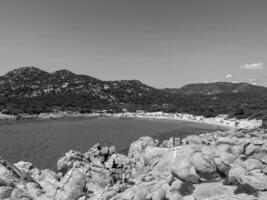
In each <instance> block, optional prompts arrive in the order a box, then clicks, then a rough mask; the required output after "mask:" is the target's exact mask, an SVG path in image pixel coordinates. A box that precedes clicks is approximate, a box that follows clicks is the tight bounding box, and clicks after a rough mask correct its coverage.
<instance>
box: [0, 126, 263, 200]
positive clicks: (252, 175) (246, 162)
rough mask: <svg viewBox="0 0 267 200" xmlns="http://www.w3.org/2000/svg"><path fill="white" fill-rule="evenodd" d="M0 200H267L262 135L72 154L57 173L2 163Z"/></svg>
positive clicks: (141, 143)
mask: <svg viewBox="0 0 267 200" xmlns="http://www.w3.org/2000/svg"><path fill="white" fill-rule="evenodd" d="M0 160H1V161H0V199H11V200H17V199H18V200H19V199H23V200H32V199H37V200H50V199H55V200H87V199H88V200H100V199H101V200H102V199H103V200H109V199H110V200H166V199H169V200H204V199H205V200H217V199H218V200H219V199H222V200H230V199H240V200H241V199H242V200H246V199H248V200H250V199H251V200H252V199H261V200H264V199H267V133H266V130H262V129H261V130H256V131H255V130H254V131H246V132H245V131H226V132H220V131H218V132H214V133H207V134H203V135H200V136H196V135H190V136H188V137H186V138H184V139H183V140H180V139H179V138H175V139H174V138H170V140H166V141H163V142H162V143H160V142H159V141H157V140H153V139H152V138H150V137H142V138H140V139H138V140H137V141H135V142H133V143H132V144H131V145H130V148H129V152H128V156H125V155H122V154H118V153H116V150H115V147H114V146H111V147H101V146H100V145H99V144H97V145H95V146H94V147H93V148H91V149H90V150H89V151H87V152H86V153H80V152H77V151H73V150H71V151H69V152H68V153H66V155H65V156H64V157H63V158H61V159H59V161H58V163H57V172H53V171H52V170H49V169H45V170H39V169H37V168H35V167H34V166H33V165H32V164H31V163H28V162H23V161H21V162H18V163H15V164H14V165H12V164H10V163H8V162H7V161H5V160H3V159H0Z"/></svg>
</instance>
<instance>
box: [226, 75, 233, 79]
mask: <svg viewBox="0 0 267 200" xmlns="http://www.w3.org/2000/svg"><path fill="white" fill-rule="evenodd" d="M225 77H226V78H232V77H233V76H232V74H227V75H226V76H225Z"/></svg>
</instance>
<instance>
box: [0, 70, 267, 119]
mask: <svg viewBox="0 0 267 200" xmlns="http://www.w3.org/2000/svg"><path fill="white" fill-rule="evenodd" d="M123 108H125V109H127V110H130V111H135V110H138V109H143V110H146V111H158V110H161V111H165V112H187V113H192V114H195V115H205V116H215V115H217V114H220V113H226V114H229V115H230V116H232V117H238V118H247V117H251V118H262V119H267V88H265V87H262V86H255V85H251V84H248V83H229V82H217V83H208V84H204V83H199V84H189V85H186V86H184V87H182V88H177V89H176V88H174V89H169V88H166V89H157V88H154V87H151V86H148V85H146V84H143V83H142V82H140V81H138V80H119V81H102V80H99V79H97V78H94V77H91V76H88V75H78V74H75V73H73V72H71V71H68V70H59V71H55V72H52V73H49V72H46V71H43V70H41V69H39V68H36V67H22V68H18V69H15V70H12V71H10V72H8V73H6V74H5V75H3V76H0V110H1V111H2V112H4V113H7V114H21V113H29V114H35V113H40V112H51V111H55V110H73V111H79V112H91V111H92V110H99V109H102V110H103V109H104V110H110V111H111V112H118V111H121V110H122V109H123Z"/></svg>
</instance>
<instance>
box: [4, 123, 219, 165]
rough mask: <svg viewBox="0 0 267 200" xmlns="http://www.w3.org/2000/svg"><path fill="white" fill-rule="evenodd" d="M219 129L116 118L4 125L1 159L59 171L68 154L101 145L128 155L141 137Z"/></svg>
mask: <svg viewBox="0 0 267 200" xmlns="http://www.w3.org/2000/svg"><path fill="white" fill-rule="evenodd" d="M217 129H218V127H217V126H210V125H205V124H199V123H191V122H180V121H175V122H174V121H159V120H139V119H113V118H93V119H60V120H47V121H23V122H1V123H0V155H1V156H2V157H3V158H5V159H7V160H9V161H10V162H17V161H20V160H24V161H29V162H32V163H33V164H34V165H35V166H37V167H39V168H55V166H56V161H57V159H58V158H60V157H61V156H63V155H64V154H65V152H67V151H68V150H70V149H74V150H78V151H82V152H85V151H87V150H88V149H89V148H90V147H91V146H92V145H94V144H96V143H97V142H99V143H100V144H101V145H102V146H106V145H107V146H109V145H116V149H117V151H119V152H122V153H127V149H128V147H129V144H130V143H131V142H133V141H134V140H136V139H138V138H139V137H141V136H152V137H153V138H157V139H160V140H163V139H168V138H169V137H171V136H177V137H184V136H186V135H188V134H200V133H203V132H208V131H211V130H217Z"/></svg>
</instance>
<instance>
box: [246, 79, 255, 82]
mask: <svg viewBox="0 0 267 200" xmlns="http://www.w3.org/2000/svg"><path fill="white" fill-rule="evenodd" d="M248 81H249V82H254V81H256V79H255V78H250V79H248Z"/></svg>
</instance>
